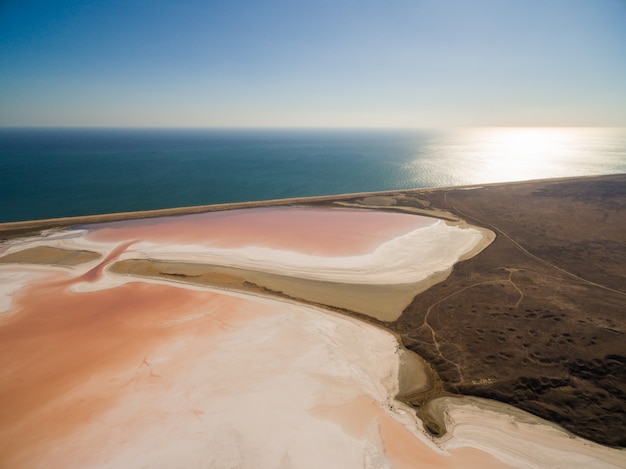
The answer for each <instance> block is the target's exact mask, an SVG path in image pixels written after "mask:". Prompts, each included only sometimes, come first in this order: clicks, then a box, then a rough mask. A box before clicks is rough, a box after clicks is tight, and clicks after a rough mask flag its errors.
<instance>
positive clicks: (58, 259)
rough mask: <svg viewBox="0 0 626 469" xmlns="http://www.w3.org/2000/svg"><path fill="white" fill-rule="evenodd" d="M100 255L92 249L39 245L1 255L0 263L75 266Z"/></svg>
mask: <svg viewBox="0 0 626 469" xmlns="http://www.w3.org/2000/svg"><path fill="white" fill-rule="evenodd" d="M100 257H101V256H100V254H98V253H96V252H92V251H77V250H71V249H61V248H55V247H51V246H37V247H33V248H27V249H23V250H21V251H16V252H13V253H10V254H6V255H4V256H2V257H0V263H2V264H13V263H15V264H49V265H60V266H73V265H78V264H84V263H86V262H91V261H93V260H96V259H98V258H100Z"/></svg>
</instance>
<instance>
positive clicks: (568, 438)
mask: <svg viewBox="0 0 626 469" xmlns="http://www.w3.org/2000/svg"><path fill="white" fill-rule="evenodd" d="M427 407H428V410H429V412H430V413H431V415H433V416H435V417H436V419H437V420H439V421H440V422H441V424H442V425H445V427H446V429H447V430H448V434H447V435H446V436H444V437H443V438H441V439H440V440H438V442H439V443H440V445H441V447H442V448H444V449H446V450H453V449H455V448H460V447H465V446H470V447H473V448H479V449H483V450H487V451H489V452H490V453H491V454H494V455H495V456H496V457H498V458H499V459H501V460H502V461H506V462H508V463H510V464H513V465H516V466H519V467H529V468H530V467H532V468H538V467H551V468H573V467H580V468H597V469H602V468H611V467H612V468H618V467H622V468H623V467H626V450H624V449H614V448H608V447H605V446H601V445H599V444H597V443H593V442H591V441H588V440H584V439H582V438H580V437H577V436H575V435H572V434H570V433H568V432H566V431H565V430H563V429H562V428H561V427H559V426H558V425H556V424H553V423H550V422H547V421H545V420H543V419H540V418H539V417H535V416H534V415H531V414H528V413H526V412H524V411H522V410H520V409H518V408H516V407H513V406H509V405H507V404H502V403H500V402H496V401H490V400H487V399H481V398H478V397H469V396H455V397H440V398H437V399H434V400H432V401H430V402H429V403H428V404H427Z"/></svg>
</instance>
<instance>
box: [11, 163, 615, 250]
mask: <svg viewBox="0 0 626 469" xmlns="http://www.w3.org/2000/svg"><path fill="white" fill-rule="evenodd" d="M619 176H622V174H605V175H598V176H569V177H560V178H545V179H529V180H525V181H512V182H496V183H489V184H472V185H464V186H445V187H428V188H416V189H394V190H387V191H372V192H355V193H343V194H332V195H319V196H307V197H291V198H285V199H268V200H260V201H249V202H230V203H223V204H207V205H191V206H187V207H175V208H163V209H154V210H142V211H129V212H114V213H104V214H94V215H78V216H72V217H59V218H44V219H35V220H23V221H12V222H3V223H0V239H2V238H4V237H11V238H14V237H19V236H20V235H22V234H24V233H31V232H35V231H43V230H48V229H53V228H62V227H67V226H74V225H83V224H96V223H104V222H112V221H124V220H134V219H143V218H157V217H169V216H178V215H189V214H194V213H206V212H214V211H224V210H237V209H246V208H259V207H275V206H289V205H299V204H304V205H317V204H324V203H328V202H331V203H332V202H337V201H339V202H340V201H342V200H344V199H353V198H357V197H361V198H363V197H378V196H386V195H391V196H393V195H397V194H404V193H408V194H420V193H425V194H426V193H432V192H446V191H456V190H474V189H481V188H488V187H502V186H518V185H526V184H534V183H543V182H546V183H548V182H563V181H577V180H593V179H605V178H613V177H619ZM355 208H357V207H356V205H355ZM359 208H362V209H373V210H394V208H393V206H386V207H385V206H367V205H363V206H361V207H359ZM416 214H417V213H416ZM420 214H421V213H420ZM425 215H427V214H425ZM436 218H444V219H445V217H436Z"/></svg>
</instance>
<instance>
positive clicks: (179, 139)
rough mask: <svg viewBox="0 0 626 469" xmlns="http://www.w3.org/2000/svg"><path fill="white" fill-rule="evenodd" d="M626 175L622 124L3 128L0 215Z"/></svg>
mask: <svg viewBox="0 0 626 469" xmlns="http://www.w3.org/2000/svg"><path fill="white" fill-rule="evenodd" d="M613 173H626V129H605V128H600V129H598V128H584V129H580V128H578V129H531V128H515V129H511V128H480V129H464V130H449V131H425V130H206V129H203V130H199V129H176V130H173V129H170V130H164V129H6V128H5V129H0V178H1V184H0V222H6V221H18V220H31V219H42V218H54V217H65V216H76V215H88V214H99V213H110V212H124V211H134V210H149V209H158V208H169V207H180V206H190V205H201V204H215V203H224V202H241V201H252V200H267V199H276V198H285V197H296V196H311V195H326V194H340V193H350V192H363V191H380V190H390V189H407V188H422V187H437V186H454V185H464V184H482V183H490V182H504V181H519V180H525V179H535V178H544V177H561V176H582V175H596V174H613Z"/></svg>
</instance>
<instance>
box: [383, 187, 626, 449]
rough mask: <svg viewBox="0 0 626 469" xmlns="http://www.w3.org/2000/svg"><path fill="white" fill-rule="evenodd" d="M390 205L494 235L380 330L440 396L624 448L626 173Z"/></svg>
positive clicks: (402, 199) (446, 193) (443, 193)
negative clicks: (423, 368) (426, 365)
mask: <svg viewBox="0 0 626 469" xmlns="http://www.w3.org/2000/svg"><path fill="white" fill-rule="evenodd" d="M395 198H396V204H395V205H396V206H398V205H411V206H414V207H417V208H420V207H421V208H426V209H431V208H438V209H442V210H446V211H449V212H451V213H453V214H455V215H458V216H459V217H461V218H463V219H465V220H467V221H468V222H470V223H473V224H476V225H480V226H484V227H487V228H490V229H491V230H493V231H494V232H495V233H496V235H497V238H496V240H495V241H494V242H493V244H492V245H491V246H489V247H488V248H487V249H485V250H484V251H483V252H482V253H480V254H478V255H477V256H476V257H474V258H472V259H469V260H467V261H464V262H461V263H459V264H457V265H456V266H455V268H454V271H453V273H452V275H451V276H450V277H449V278H448V279H447V280H446V281H444V282H443V283H440V284H438V285H435V286H434V287H432V288H430V289H429V290H427V291H425V292H424V293H422V294H420V295H418V296H417V297H416V298H415V299H414V301H413V302H412V303H411V304H410V306H409V307H408V308H406V310H405V311H404V313H403V314H402V316H401V318H400V319H399V320H398V321H397V322H396V323H394V324H388V325H387V326H388V327H390V328H391V329H393V330H395V331H396V332H398V333H399V334H400V335H401V336H402V338H403V340H404V343H405V345H406V346H407V347H408V348H409V349H412V350H414V351H415V352H417V353H418V354H420V355H421V356H422V357H424V358H426V359H427V360H428V361H429V362H430V363H431V365H432V366H433V367H434V368H435V369H436V371H437V372H438V373H439V376H440V378H441V379H442V381H443V382H444V387H445V388H446V389H447V390H448V391H450V392H453V393H461V394H470V395H476V396H482V397H487V398H492V399H496V400H499V401H502V402H506V403H509V404H513V405H515V406H517V407H519V408H522V409H524V410H527V411H529V412H531V413H533V414H536V415H538V416H541V417H544V418H546V419H548V420H551V421H554V422H557V423H559V424H560V425H562V426H563V427H565V428H566V429H568V430H570V431H571V432H573V433H575V434H578V435H580V436H583V437H585V438H588V439H591V440H594V441H597V442H600V443H603V444H608V445H614V446H626V335H625V332H626V175H617V176H606V177H594V178H581V179H576V180H552V181H534V182H525V183H514V184H504V185H492V186H485V187H482V188H475V189H471V190H458V189H457V190H455V189H450V190H433V191H420V192H414V193H411V192H406V193H403V194H397V195H396V197H395Z"/></svg>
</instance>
